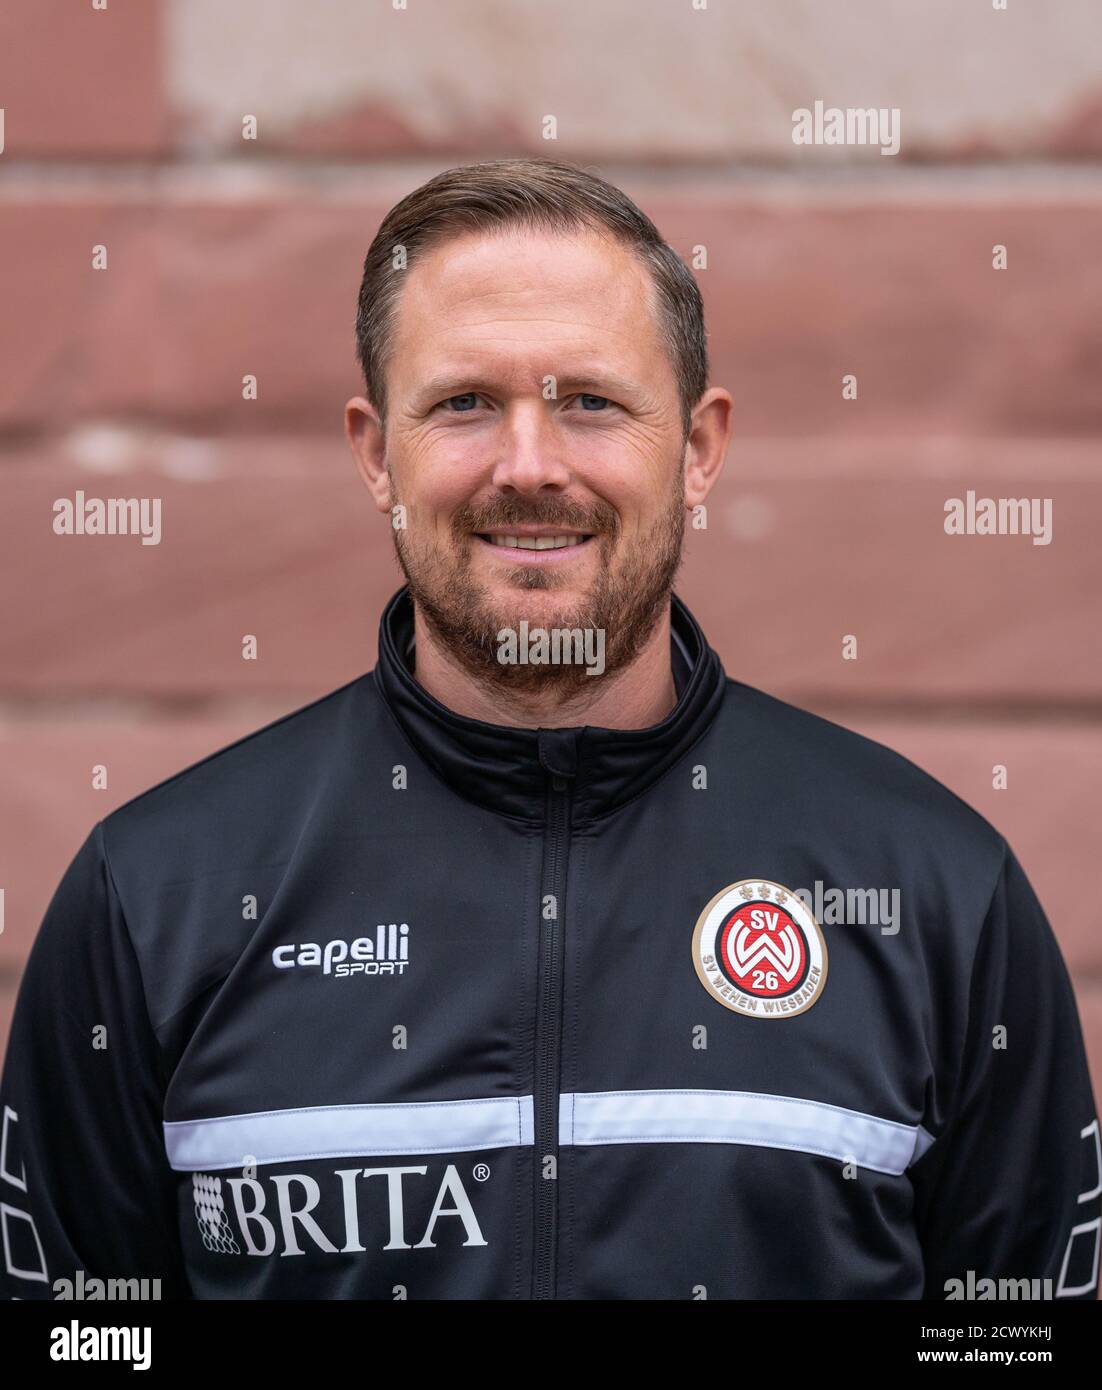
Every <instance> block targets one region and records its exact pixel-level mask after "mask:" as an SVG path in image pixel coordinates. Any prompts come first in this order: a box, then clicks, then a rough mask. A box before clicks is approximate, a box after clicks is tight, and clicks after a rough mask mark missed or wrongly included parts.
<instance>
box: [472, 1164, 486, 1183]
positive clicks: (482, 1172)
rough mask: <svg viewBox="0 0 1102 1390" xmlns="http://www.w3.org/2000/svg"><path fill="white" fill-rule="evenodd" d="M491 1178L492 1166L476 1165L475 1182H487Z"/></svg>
mask: <svg viewBox="0 0 1102 1390" xmlns="http://www.w3.org/2000/svg"><path fill="white" fill-rule="evenodd" d="M489 1176H490V1165H489V1164H488V1163H476V1164H475V1166H474V1180H475V1182H485V1181H486V1179H487V1178H488V1177H489Z"/></svg>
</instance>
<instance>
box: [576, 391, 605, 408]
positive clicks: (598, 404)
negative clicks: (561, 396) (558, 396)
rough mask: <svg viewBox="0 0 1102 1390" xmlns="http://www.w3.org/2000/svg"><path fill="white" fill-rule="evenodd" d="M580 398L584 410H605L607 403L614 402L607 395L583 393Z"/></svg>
mask: <svg viewBox="0 0 1102 1390" xmlns="http://www.w3.org/2000/svg"><path fill="white" fill-rule="evenodd" d="M578 400H579V401H580V402H581V407H582V409H583V410H604V408H605V406H606V405H611V404H612V402H611V401H610V400H609V399H608V397H607V396H589V395H584V394H583V395H581V396H579V397H578Z"/></svg>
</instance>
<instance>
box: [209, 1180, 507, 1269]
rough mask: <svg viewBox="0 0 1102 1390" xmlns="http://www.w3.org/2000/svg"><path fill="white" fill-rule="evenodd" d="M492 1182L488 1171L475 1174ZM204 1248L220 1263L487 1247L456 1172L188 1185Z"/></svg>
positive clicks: (217, 1182)
mask: <svg viewBox="0 0 1102 1390" xmlns="http://www.w3.org/2000/svg"><path fill="white" fill-rule="evenodd" d="M474 1176H475V1180H476V1181H477V1182H484V1181H486V1179H487V1178H488V1177H489V1168H488V1167H487V1165H486V1164H484V1163H482V1164H478V1165H476V1167H475V1169H474ZM192 1181H193V1184H194V1189H195V1216H196V1220H197V1222H198V1224H199V1231H200V1234H201V1235H202V1238H203V1245H204V1247H205V1248H206V1249H207V1250H209V1251H211V1252H212V1253H217V1254H222V1255H258V1256H267V1255H279V1256H286V1255H304V1254H306V1253H307V1252H308V1251H317V1250H320V1251H321V1252H322V1253H324V1254H326V1255H336V1254H349V1253H353V1252H354V1253H357V1254H363V1253H366V1252H367V1251H369V1250H384V1251H385V1250H435V1249H436V1248H437V1246H438V1245H440V1246H444V1247H447V1248H453V1249H454V1248H456V1247H464V1246H475V1245H486V1244H487V1241H486V1238H485V1237H484V1236H483V1234H482V1228H481V1227H480V1225H479V1224H478V1217H477V1215H476V1214H475V1209H474V1206H473V1205H472V1203H471V1199H470V1196H469V1194H468V1192H467V1189H466V1187H465V1186H464V1183H463V1179H462V1177H461V1176H460V1173H459V1169H458V1168H457V1167H456V1165H455V1164H454V1163H449V1164H447V1165H446V1166H445V1167H444V1168H443V1170H442V1171H441V1170H440V1169H434V1170H433V1171H432V1172H430V1170H429V1166H428V1165H427V1164H395V1165H393V1166H387V1167H370V1168H361V1167H359V1166H355V1167H349V1168H335V1169H333V1171H332V1173H330V1174H327V1175H324V1176H323V1175H321V1174H319V1175H318V1176H317V1177H315V1176H314V1175H313V1174H311V1173H274V1174H272V1175H270V1176H268V1175H265V1176H264V1178H263V1179H261V1178H221V1177H216V1176H214V1175H213V1174H211V1173H195V1174H193V1176H192Z"/></svg>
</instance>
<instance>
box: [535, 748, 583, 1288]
mask: <svg viewBox="0 0 1102 1390" xmlns="http://www.w3.org/2000/svg"><path fill="white" fill-rule="evenodd" d="M539 752H540V762H541V763H542V764H543V766H544V768H545V769H546V770H547V800H546V820H545V825H546V831H545V835H544V848H543V871H542V873H541V876H540V901H539V967H538V984H537V993H536V1040H535V1041H536V1045H535V1058H534V1072H535V1101H534V1110H535V1115H534V1120H535V1124H534V1129H535V1134H534V1138H535V1148H534V1151H533V1152H534V1161H533V1169H534V1182H535V1242H534V1259H533V1269H532V1297H533V1298H534V1299H553V1298H554V1297H555V1276H556V1256H557V1249H556V1246H557V1234H558V1204H559V1178H558V1165H559V1070H560V1064H561V1058H562V981H563V931H564V928H565V925H566V922H565V911H564V908H565V900H566V872H567V862H568V859H569V855H570V812H571V797H572V790H573V780H574V776H575V773H576V770H577V768H576V744H575V741H574V730H572V729H541V730H540V732H539ZM549 905H550V906H549ZM548 1160H550V1161H551V1165H552V1171H551V1174H550V1175H546V1168H547V1164H548Z"/></svg>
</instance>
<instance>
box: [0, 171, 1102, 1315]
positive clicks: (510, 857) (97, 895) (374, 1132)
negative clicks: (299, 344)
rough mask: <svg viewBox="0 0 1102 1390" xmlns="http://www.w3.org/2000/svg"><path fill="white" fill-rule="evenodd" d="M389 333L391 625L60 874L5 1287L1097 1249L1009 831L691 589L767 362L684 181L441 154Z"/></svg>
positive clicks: (382, 277) (27, 1024) (693, 1266)
mask: <svg viewBox="0 0 1102 1390" xmlns="http://www.w3.org/2000/svg"><path fill="white" fill-rule="evenodd" d="M357 334H358V345H359V352H360V357H361V362H362V366H363V369H364V376H365V384H366V394H365V396H364V397H358V398H356V399H354V400H352V401H351V402H349V404H348V407H347V412H346V421H347V430H348V435H349V439H350V442H351V445H352V448H353V451H354V454H355V457H356V459H357V461H358V464H359V467H360V469H361V471H362V473H363V476H364V479H365V481H366V483H367V486H368V487H369V489H370V491H371V494H372V496H373V498H374V500H375V503H376V505H377V506H378V508H379V511H380V512H381V513H383V515H384V516H385V517H386V518H387V519H388V522H389V524H390V526H391V529H392V531H393V535H394V540H395V542H396V546H397V552H398V557H399V560H400V562H401V565H402V568H403V570H404V572H405V575H406V579H407V581H408V587H407V588H405V589H403V590H402V591H400V592H399V593H398V594H397V595H396V596H395V598H394V599H392V600H391V602H390V604H389V606H388V607H387V609H386V611H385V613H384V614H383V617H382V623H381V628H380V635H379V660H378V664H377V666H376V668H375V670H374V672H373V673H371V674H370V675H367V676H364V677H362V678H360V679H359V680H356V681H354V682H352V683H351V684H350V685H348V686H345V687H344V688H343V689H341V690H338V691H336V692H334V693H333V694H331V695H329V696H327V697H326V698H324V699H322V700H320V701H318V702H317V703H315V704H312V705H310V706H308V707H307V708H306V709H303V710H300V711H298V712H297V713H295V714H292V715H290V716H288V717H287V718H285V719H282V720H280V721H278V722H277V723H275V724H273V725H271V726H269V727H268V728H266V729H262V730H261V731H260V732H258V733H256V734H254V735H252V736H251V737H249V738H246V739H243V740H242V741H240V742H239V743H236V744H234V745H232V746H231V747H230V748H227V749H224V750H223V751H221V752H219V753H217V754H215V755H213V756H212V757H210V758H207V759H206V760H205V761H203V762H201V763H199V764H198V765H196V766H195V767H193V768H190V769H189V770H187V771H185V772H183V773H181V774H179V775H178V776H177V777H174V778H172V779H171V780H169V781H167V782H165V783H163V784H161V785H160V786H158V787H155V788H154V789H153V790H152V791H149V792H147V793H146V794H145V795H143V796H140V797H138V798H137V799H136V800H134V801H132V802H130V803H129V804H128V805H126V806H124V807H122V808H121V809H120V810H117V811H115V812H114V813H113V814H112V815H110V816H108V817H107V818H106V819H105V820H104V821H103V822H101V823H100V824H99V825H97V826H96V827H95V829H94V830H93V832H92V834H91V835H90V836H89V838H88V840H87V842H86V843H85V845H84V847H83V849H82V850H81V851H80V853H79V854H78V856H77V858H76V859H75V861H74V862H73V864H72V866H71V868H70V869H69V871H68V873H67V874H66V876H65V879H64V880H63V882H62V884H61V887H60V888H59V890H58V893H57V895H56V896H55V898H54V900H53V902H52V904H51V906H50V908H49V912H48V915H47V918H46V921H45V923H44V925H43V928H42V930H41V932H40V935H39V937H38V939H37V942H36V944H35V947H34V950H33V952H32V956H31V959H30V963H29V965H28V968H27V973H26V977H25V980H24V983H23V987H22V992H21V997H20V1000H19V1005H18V1009H17V1012H16V1016H15V1021H14V1027H13V1033H12V1041H11V1047H10V1054H9V1057H8V1061H7V1069H6V1072H5V1079H4V1092H3V1099H4V1105H5V1109H4V1116H5V1120H4V1136H3V1138H4V1150H3V1153H4V1164H3V1179H2V1182H0V1190H2V1192H3V1198H4V1202H5V1227H4V1229H5V1246H4V1249H5V1260H6V1266H7V1272H6V1276H5V1277H6V1284H5V1288H6V1291H7V1292H9V1293H10V1294H11V1295H12V1296H15V1297H18V1298H30V1297H35V1296H40V1297H49V1296H51V1290H52V1289H53V1287H54V1282H55V1281H57V1280H58V1279H68V1280H73V1279H74V1278H75V1277H76V1275H77V1272H78V1271H84V1274H83V1275H82V1277H85V1278H87V1277H99V1278H102V1279H110V1278H113V1277H115V1278H117V1277H129V1278H149V1279H154V1278H159V1279H160V1280H161V1281H162V1291H163V1293H164V1295H165V1296H166V1297H168V1296H177V1297H187V1296H193V1297H197V1298H220V1297H241V1298H275V1297H278V1298H288V1297H298V1298H327V1299H329V1298H385V1299H391V1298H396V1297H399V1298H401V1297H408V1298H421V1299H424V1298H503V1299H519V1298H539V1299H548V1298H564V1299H596V1298H632V1297H633V1298H643V1299H693V1298H705V1297H706V1298H720V1299H730V1298H892V1299H917V1298H921V1297H927V1298H932V1299H941V1298H944V1297H947V1296H954V1295H956V1294H958V1293H960V1292H963V1293H965V1294H967V1291H968V1290H969V1289H972V1290H973V1291H974V1290H975V1289H976V1287H977V1285H978V1281H983V1280H992V1281H996V1284H995V1285H994V1287H996V1288H998V1287H999V1285H998V1282H997V1281H1000V1280H1001V1281H1007V1280H1023V1279H1024V1280H1031V1281H1032V1280H1037V1281H1039V1287H1041V1288H1042V1289H1043V1288H1044V1287H1045V1286H1044V1281H1051V1283H1050V1284H1049V1285H1048V1286H1047V1287H1048V1290H1049V1293H1050V1294H1051V1295H1053V1296H1057V1297H1067V1298H1089V1297H1091V1296H1093V1294H1094V1292H1095V1288H1096V1284H1097V1269H1098V1258H1097V1254H1098V1237H1099V1194H1100V1188H1102V1184H1100V1178H1099V1166H1100V1165H1099V1138H1098V1124H1097V1120H1096V1118H1095V1109H1094V1103H1093V1099H1092V1095H1091V1087H1090V1081H1089V1078H1088V1074H1087V1067H1086V1061H1085V1057H1084V1051H1083V1045H1082V1040H1081V1036H1080V1030H1079V1023H1078V1019H1077V1015H1076V1008H1075V1002H1074V998H1073V995H1072V991H1071V987H1070V984H1069V981H1068V977H1067V973H1066V971H1065V968H1064V965H1063V962H1062V960H1061V957H1060V953H1059V950H1058V948H1057V945H1056V942H1055V940H1054V938H1053V935H1052V932H1051V930H1050V928H1049V926H1048V924H1047V922H1046V920H1045V918H1044V915H1043V914H1042V911H1041V908H1040V907H1039V905H1038V903H1037V900H1036V898H1035V897H1034V895H1033V892H1032V891H1031V888H1030V886H1029V884H1028V882H1027V880H1026V878H1025V876H1024V874H1023V872H1022V870H1021V868H1020V867H1019V865H1018V863H1017V861H1016V859H1015V858H1014V856H1013V854H1012V853H1011V852H1010V850H1009V849H1008V847H1007V845H1006V843H1005V842H1004V841H1003V840H1002V839H1001V838H1000V836H999V835H998V834H997V833H996V832H995V831H994V830H993V829H992V828H991V827H990V826H989V825H988V824H987V823H986V822H985V821H983V820H982V819H981V818H980V817H979V816H977V815H976V814H975V813H974V812H973V811H971V810H970V809H968V808H967V807H966V806H965V805H964V804H963V803H962V802H960V801H959V800H957V799H956V798H955V797H954V796H952V795H951V794H950V793H949V792H948V791H946V790H945V789H944V788H942V787H941V786H939V785H938V784H937V783H935V782H933V781H932V780H931V779H930V778H929V777H927V776H926V775H924V774H923V773H922V772H920V771H919V770H918V769H917V768H915V767H914V766H912V765H911V764H909V763H907V762H906V761H904V760H903V759H902V758H900V757H898V756H896V755H895V754H893V753H891V752H889V751H887V750H886V749H884V748H882V747H880V746H878V745H876V744H873V743H871V742H869V741H868V740H866V739H863V738H860V737H858V736H856V735H854V734H851V733H849V732H846V731H845V730H843V729H841V728H838V727H836V726H834V725H831V724H829V723H826V722H825V721H822V720H820V719H818V718H815V717H813V716H812V715H810V714H807V713H803V712H801V711H799V710H796V709H793V708H791V707H789V706H787V705H784V704H782V703H780V702H778V701H776V700H774V699H772V698H770V697H769V696H766V695H764V694H762V693H760V692H758V691H755V690H752V689H750V688H748V687H746V686H744V685H741V684H739V683H737V682H735V681H731V680H728V679H727V678H726V677H725V675H724V673H723V670H722V668H721V666H720V662H719V659H718V658H717V656H716V654H715V653H714V652H713V651H712V650H711V649H710V648H709V647H708V645H707V642H706V641H705V639H704V637H703V634H702V633H701V631H700V629H699V627H698V626H697V624H696V622H695V621H694V619H693V617H692V615H691V614H690V613H689V611H688V610H687V609H686V608H685V606H684V605H683V604H682V603H681V602H680V601H679V600H678V599H677V598H676V597H672V596H671V595H672V585H673V581H674V575H675V572H676V570H677V565H678V560H679V556H680V552H681V542H682V529H683V523H684V518H685V515H686V512H687V511H688V510H689V509H693V508H696V507H698V506H701V505H703V503H704V500H705V498H706V497H707V496H708V493H709V490H710V489H711V487H712V485H713V484H714V482H715V480H716V477H717V475H718V473H719V469H720V467H721V464H722V461H723V455H724V451H725V448H726V445H727V442H728V438H729V434H730V427H731V399H730V397H729V396H728V394H727V393H726V392H725V391H723V390H720V389H718V388H714V387H713V388H709V387H708V384H707V362H706V354H705V338H704V326H703V315H702V311H701V302H700V297H699V294H698V292H697V289H696V286H695V284H694V281H693V278H692V276H691V275H690V274H689V272H688V271H687V270H686V269H685V268H684V266H683V265H682V263H681V262H680V260H679V259H678V258H677V256H676V255H675V254H674V253H673V252H672V251H671V250H670V249H669V248H668V247H667V246H665V245H664V244H663V242H662V241H661V238H660V237H659V235H658V233H657V231H656V230H655V228H654V226H653V225H652V223H651V222H650V221H649V220H648V219H647V218H646V217H645V216H644V215H643V214H642V213H641V212H639V210H638V209H637V208H636V207H635V206H634V205H633V204H632V203H631V202H630V201H629V200H628V199H627V198H625V197H624V196H623V195H622V194H621V193H620V192H619V191H618V190H616V189H615V188H612V187H611V186H610V185H608V184H607V183H604V182H603V181H601V180H599V179H596V178H593V177H591V176H590V175H589V174H586V173H583V172H581V171H579V170H577V169H573V168H570V167H567V166H563V165H559V164H555V163H550V162H543V161H519V160H518V161H501V162H496V163H489V164H482V165H475V166H472V167H469V168H461V169H455V170H451V171H449V172H446V173H444V174H442V175H440V176H439V177H438V178H435V179H433V180H432V181H430V182H429V183H428V184H426V185H425V186H424V187H422V188H420V189H418V190H417V191H415V192H414V193H412V194H411V195H409V197H407V198H406V199H404V200H403V201H402V202H401V203H399V204H398V205H397V207H395V208H394V209H393V210H392V211H391V213H390V214H389V215H388V216H387V218H386V220H385V222H384V223H383V226H382V227H381V229H380V231H379V234H378V236H377V237H376V239H375V242H374V244H373V245H372V247H371V249H370V251H369V253H368V256H367V260H366V263H365V268H364V278H363V284H362V288H361V292H360V302H359V316H358V321H357ZM816 884H818V885H819V889H818V892H819V894H820V896H821V894H822V890H823V887H824V885H825V887H826V889H827V890H828V891H829V892H831V893H835V892H842V893H849V894H853V893H856V892H858V891H864V890H868V889H870V888H872V889H875V890H876V891H877V892H884V893H892V894H898V899H897V901H898V904H899V912H898V916H897V917H896V918H895V919H894V920H893V921H892V925H891V927H890V928H885V926H884V924H883V923H881V924H879V925H870V924H868V923H865V919H864V917H863V916H862V917H860V919H859V920H857V921H839V920H838V919H837V917H835V918H833V919H831V918H828V916H827V914H826V913H825V912H822V911H821V910H820V909H818V905H817V900H816V897H815V892H816V889H815V885H816ZM894 900H895V899H893V901H894ZM817 910H819V915H820V916H821V917H822V920H818V918H817V916H816V911H817ZM862 923H864V924H862ZM969 1281H971V1283H969ZM958 1285H959V1288H958ZM972 1296H975V1293H974V1292H973V1294H972ZM1037 1296H1043V1295H1042V1294H1041V1293H1038V1294H1037Z"/></svg>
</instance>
